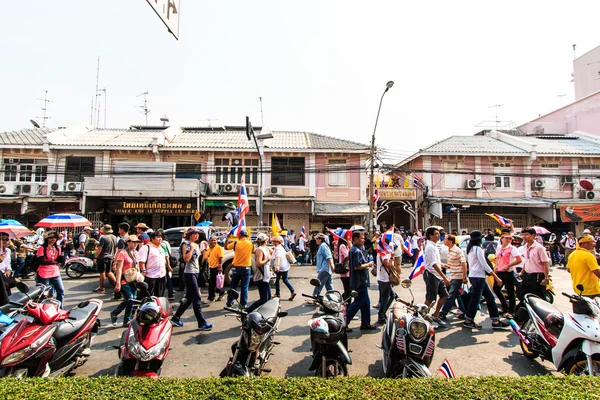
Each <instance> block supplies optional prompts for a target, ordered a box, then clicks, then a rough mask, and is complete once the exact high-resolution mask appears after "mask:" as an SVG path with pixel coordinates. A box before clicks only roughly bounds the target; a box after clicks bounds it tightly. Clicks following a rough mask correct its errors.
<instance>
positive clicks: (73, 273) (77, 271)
mask: <svg viewBox="0 0 600 400" xmlns="http://www.w3.org/2000/svg"><path fill="white" fill-rule="evenodd" d="M84 270H85V267H84V266H83V264H80V263H72V264H69V265H67V266H66V268H65V273H66V274H67V276H68V277H69V278H73V279H77V278H81V277H82V276H83V271H84Z"/></svg>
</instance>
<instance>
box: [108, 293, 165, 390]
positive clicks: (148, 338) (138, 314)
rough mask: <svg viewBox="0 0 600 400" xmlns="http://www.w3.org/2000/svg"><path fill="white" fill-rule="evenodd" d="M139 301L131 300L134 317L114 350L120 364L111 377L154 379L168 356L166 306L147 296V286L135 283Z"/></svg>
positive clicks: (162, 298) (155, 298)
mask: <svg viewBox="0 0 600 400" xmlns="http://www.w3.org/2000/svg"><path fill="white" fill-rule="evenodd" d="M136 286H137V288H138V290H139V291H140V294H141V296H142V300H133V301H134V303H136V305H137V310H136V311H135V318H133V319H132V320H131V321H130V322H129V326H128V327H127V329H126V330H125V331H124V332H123V335H122V336H121V343H120V345H119V347H118V348H117V349H118V350H119V358H120V359H121V362H120V363H119V365H117V367H116V369H115V376H144V377H150V378H155V379H156V378H158V377H160V376H161V374H162V364H163V362H164V360H165V359H166V358H167V356H168V355H169V350H170V348H169V345H170V344H171V335H172V333H173V326H172V325H171V321H170V319H169V311H170V309H171V308H170V305H169V302H168V300H167V299H166V298H165V297H155V296H151V295H150V294H149V293H148V284H147V283H145V282H137V283H136Z"/></svg>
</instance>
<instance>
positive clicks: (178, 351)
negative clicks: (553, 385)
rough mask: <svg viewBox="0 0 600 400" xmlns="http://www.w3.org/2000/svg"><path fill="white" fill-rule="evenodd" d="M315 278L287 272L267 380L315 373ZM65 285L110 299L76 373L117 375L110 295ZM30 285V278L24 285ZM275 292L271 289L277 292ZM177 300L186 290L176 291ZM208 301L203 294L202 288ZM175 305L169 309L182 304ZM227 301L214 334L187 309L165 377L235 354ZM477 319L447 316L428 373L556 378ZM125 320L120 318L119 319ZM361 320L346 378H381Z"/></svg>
mask: <svg viewBox="0 0 600 400" xmlns="http://www.w3.org/2000/svg"><path fill="white" fill-rule="evenodd" d="M409 272H410V269H409V268H406V267H405V268H404V269H403V271H402V275H403V277H406V276H408V273H409ZM552 275H553V280H554V285H555V292H556V293H557V296H556V301H555V305H556V306H557V307H558V308H559V309H561V310H568V309H570V307H569V304H568V301H567V299H566V298H565V297H564V296H562V295H560V294H559V293H561V292H563V291H564V292H572V289H571V279H570V276H569V274H568V273H567V272H566V270H563V269H558V268H554V269H553V273H552ZM314 276H315V272H314V267H312V266H303V267H300V266H295V267H292V270H291V272H290V281H291V282H292V284H293V285H294V287H295V288H296V291H297V292H298V293H299V295H298V296H297V297H296V299H295V300H294V301H293V302H290V301H288V300H287V298H288V297H289V292H288V291H287V288H285V287H283V292H282V302H281V306H282V310H283V311H287V312H288V313H289V315H288V316H287V317H285V318H283V320H282V322H281V325H280V331H279V333H278V334H277V336H276V340H277V341H279V342H281V345H279V346H276V348H275V354H274V355H273V356H272V357H271V359H270V360H269V363H268V364H267V368H271V369H272V372H271V373H270V375H272V376H276V377H296V376H311V375H312V374H311V373H310V372H309V371H308V367H309V365H310V363H311V352H310V341H309V329H308V326H307V322H308V320H309V319H310V318H311V316H312V314H313V313H314V311H315V307H314V306H310V305H307V304H305V301H304V298H303V297H301V296H300V293H302V292H306V293H310V292H312V286H310V284H309V280H310V279H311V278H313V277H314ZM63 279H64V282H65V287H66V307H67V308H71V307H74V306H75V305H76V304H77V303H79V302H80V301H83V300H86V299H91V298H98V297H99V298H101V299H102V300H104V301H105V303H104V306H103V310H102V313H101V314H100V318H101V322H102V327H101V329H100V332H99V333H98V335H97V336H96V338H95V340H94V343H93V347H92V350H93V351H92V355H91V357H90V358H89V360H88V362H87V363H86V364H85V365H83V366H82V367H80V368H78V369H77V370H76V375H79V376H94V377H98V376H104V375H110V374H112V373H113V372H114V369H115V366H116V365H117V363H118V357H117V350H115V349H114V348H113V346H117V345H118V344H119V339H120V337H121V333H122V332H123V329H124V328H122V327H121V325H120V324H119V326H118V327H113V326H112V325H110V321H109V315H108V313H109V311H111V310H113V309H114V308H115V307H116V306H117V304H118V303H117V302H114V301H111V300H110V298H111V295H112V291H107V294H105V295H101V296H97V295H96V294H95V293H92V290H93V289H94V288H95V287H96V286H97V277H96V276H94V275H84V277H83V278H82V279H79V280H74V279H70V278H68V277H67V276H66V275H64V274H63ZM27 283H28V284H31V281H27ZM334 287H335V288H336V289H337V288H341V287H342V284H341V282H340V280H339V278H335V279H334ZM273 291H274V289H273ZM412 291H413V293H414V295H415V300H416V301H423V299H424V291H425V287H424V284H423V280H422V278H421V277H418V278H417V279H415V282H414V284H413V288H412ZM396 292H397V293H399V295H400V296H401V297H402V298H403V299H407V300H410V298H411V297H410V293H409V292H408V290H406V289H403V288H399V287H398V288H396ZM175 293H176V298H177V300H179V299H180V298H181V297H182V295H183V292H175ZM370 297H371V302H372V304H375V303H376V302H377V299H378V293H377V286H376V284H372V285H371V291H370ZM203 298H205V289H203ZM249 298H250V301H252V300H255V299H257V298H258V294H257V292H256V290H255V288H254V287H253V286H251V289H250V295H249ZM177 304H178V301H176V302H173V304H172V306H175V307H176V306H177ZM224 305H225V302H224V301H221V302H216V303H212V304H211V305H210V306H208V307H205V308H204V314H205V316H206V318H207V320H208V321H209V322H210V323H212V324H213V325H214V328H213V330H212V331H210V332H198V331H196V330H195V329H194V328H195V327H196V321H195V319H194V315H193V312H192V309H191V308H190V309H188V311H186V313H185V314H184V316H183V318H182V321H183V322H184V323H185V326H184V327H182V328H174V333H173V338H172V341H171V348H172V350H171V352H170V354H169V356H168V358H167V360H166V362H165V364H164V366H163V376H166V377H190V378H191V377H197V378H199V377H210V376H218V375H219V373H220V372H221V370H222V369H223V367H224V366H225V364H226V363H227V360H228V358H229V356H230V354H231V350H230V348H231V344H232V343H233V342H234V341H236V340H237V338H238V335H239V323H238V321H237V319H236V318H235V317H233V316H225V314H226V313H227V312H226V311H225V310H223V306H224ZM376 312H377V310H375V309H373V308H372V309H371V314H372V321H373V322H375V321H376V318H377V316H376ZM476 321H477V322H479V323H480V324H482V325H483V329H482V330H481V331H470V330H467V329H464V328H462V326H461V324H462V321H458V320H456V319H454V318H453V317H452V316H451V315H449V320H448V326H447V327H446V328H444V329H439V330H438V331H437V335H436V337H437V340H436V342H437V343H436V345H437V346H436V350H435V355H434V360H433V363H432V365H431V370H432V372H433V373H434V375H439V372H437V369H438V368H439V366H440V365H441V363H442V362H443V361H444V359H446V358H447V359H448V360H449V361H450V363H451V365H452V367H453V369H454V372H455V373H456V375H457V376H487V375H503V376H523V375H534V374H547V373H555V372H554V368H553V365H552V364H551V363H550V362H548V361H545V362H544V361H539V360H534V361H531V360H528V359H527V358H525V357H524V356H523V355H522V354H521V350H520V347H519V345H518V341H517V338H516V336H515V335H514V334H513V333H512V331H510V330H506V331H492V329H491V322H490V319H489V318H488V316H487V310H486V308H485V306H484V307H483V313H482V314H479V315H478V316H477V318H476ZM119 322H122V314H121V316H120V318H119ZM358 325H359V321H353V323H352V324H351V327H353V328H357V329H354V330H353V332H352V333H350V334H349V339H350V340H349V347H350V350H351V351H352V353H351V354H350V355H351V357H352V361H353V364H352V365H351V366H350V368H349V374H350V375H354V376H371V377H381V376H382V375H383V370H382V367H381V352H380V350H379V349H378V347H377V345H378V344H379V343H380V341H381V333H380V332H381V331H380V330H377V331H373V332H368V333H365V332H361V331H360V330H359V329H358Z"/></svg>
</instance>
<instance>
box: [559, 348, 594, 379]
mask: <svg viewBox="0 0 600 400" xmlns="http://www.w3.org/2000/svg"><path fill="white" fill-rule="evenodd" d="M592 368H593V371H592V376H600V360H599V359H598V357H593V358H592ZM565 374H568V375H583V376H588V375H589V371H588V364H587V358H586V356H585V354H582V353H580V354H578V355H577V356H575V357H573V359H572V360H571V361H570V362H569V364H567V366H566V367H565Z"/></svg>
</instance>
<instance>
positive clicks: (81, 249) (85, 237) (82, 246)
mask: <svg viewBox="0 0 600 400" xmlns="http://www.w3.org/2000/svg"><path fill="white" fill-rule="evenodd" d="M91 231H92V228H91V227H89V226H86V227H84V228H83V232H81V235H79V238H78V239H77V240H78V242H79V243H78V244H79V245H78V246H77V251H78V252H79V253H84V254H85V244H86V243H87V241H88V239H89V238H90V232H91Z"/></svg>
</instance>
